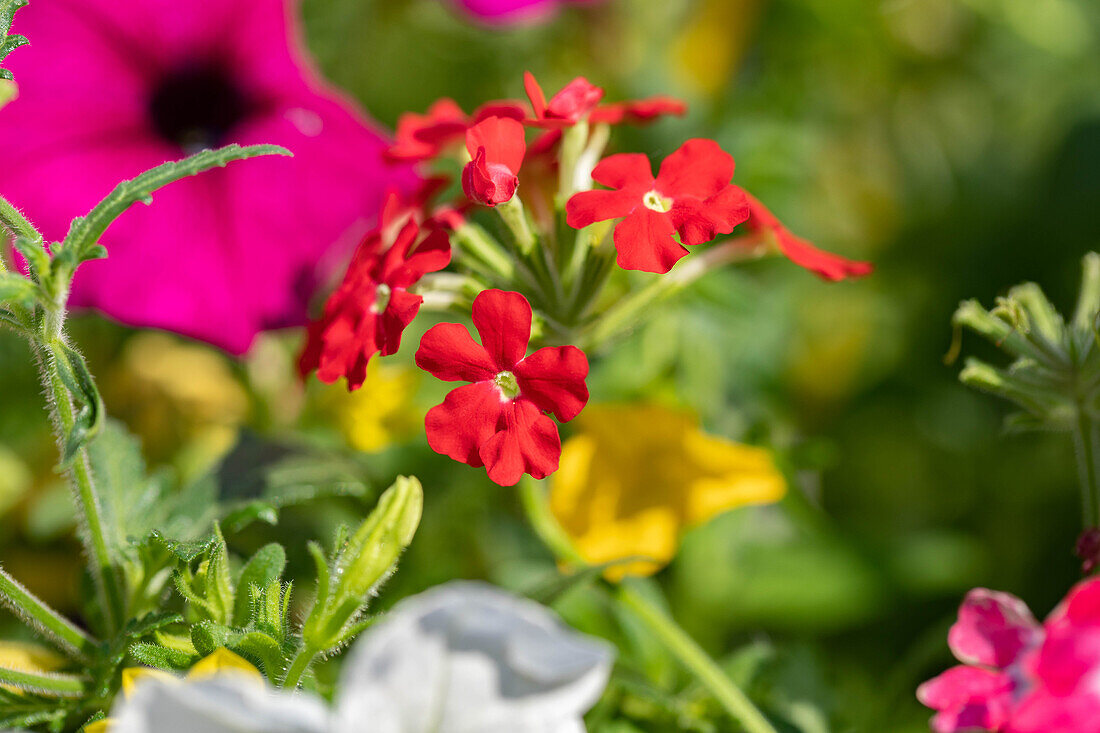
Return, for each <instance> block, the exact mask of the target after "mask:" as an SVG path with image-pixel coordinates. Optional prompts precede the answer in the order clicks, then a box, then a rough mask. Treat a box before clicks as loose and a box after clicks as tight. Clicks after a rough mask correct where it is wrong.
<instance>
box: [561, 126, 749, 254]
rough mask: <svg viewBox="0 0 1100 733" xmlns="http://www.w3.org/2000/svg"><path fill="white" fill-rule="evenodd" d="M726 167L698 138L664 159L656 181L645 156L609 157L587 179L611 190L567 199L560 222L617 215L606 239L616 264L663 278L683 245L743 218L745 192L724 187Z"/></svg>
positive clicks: (710, 144) (726, 159)
mask: <svg viewBox="0 0 1100 733" xmlns="http://www.w3.org/2000/svg"><path fill="white" fill-rule="evenodd" d="M733 169H734V164H733V156H731V155H730V154H729V153H727V152H725V151H724V150H722V148H720V147H718V143H716V142H714V141H713V140H704V139H699V138H696V139H692V140H688V141H687V142H685V143H684V144H683V145H681V146H680V149H679V150H677V151H676V152H674V153H672V154H671V155H669V156H668V157H667V158H665V159H664V161H663V162H662V163H661V170H660V172H659V173H658V174H657V177H656V178H654V177H653V172H652V169H651V168H650V165H649V158H647V157H646V156H645V155H642V154H640V153H620V154H618V155H612V156H609V157H607V158H604V159H603V160H601V161H600V163H599V165H597V166H596V168H595V169H594V170H593V171H592V178H593V179H594V180H595V181H597V182H598V183H602V184H603V185H605V186H609V187H611V188H612V189H615V190H612V191H581V192H580V193H577V194H574V195H573V197H572V198H570V199H569V201H568V203H567V204H566V209H565V210H566V216H567V219H566V220H567V221H568V223H569V226H571V227H573V228H575V229H581V228H583V227H586V226H588V225H589V224H592V223H594V222H597V221H605V220H607V219H618V218H620V217H623V220H622V221H621V222H619V223H618V224H617V225H616V226H615V235H614V236H615V250H616V252H617V253H618V262H619V266H620V267H623V268H625V269H627V270H644V271H646V272H668V271H669V270H670V269H672V266H673V265H674V264H676V261H677V260H679V259H680V258H681V257H683V256H684V255H686V254H687V253H688V251H687V249H686V248H685V247H684V245H688V246H691V245H696V244H703V243H704V242H709V241H710V240H712V239H714V237H715V236H716V235H717V234H729V233H730V232H732V231H733V229H734V227H736V226H737V225H738V224H740V223H741V222H743V221H745V220H746V219H747V218H748V216H749V205H748V201H747V199H746V198H745V193H744V192H743V191H742V190H741V189H740V188H738V187H737V186H733V185H731V184H730V179H731V178H732V177H733ZM674 234H679V235H680V241H679V242H677V241H676V240H675V239H673V236H672V235H674Z"/></svg>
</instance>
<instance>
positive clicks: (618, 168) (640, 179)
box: [592, 153, 654, 191]
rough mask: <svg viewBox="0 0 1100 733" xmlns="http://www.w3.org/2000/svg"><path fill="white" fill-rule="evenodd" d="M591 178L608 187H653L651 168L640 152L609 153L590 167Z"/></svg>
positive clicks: (646, 158) (647, 188)
mask: <svg viewBox="0 0 1100 733" xmlns="http://www.w3.org/2000/svg"><path fill="white" fill-rule="evenodd" d="M592 180H594V181H596V183H602V184H603V185H605V186H608V187H610V188H627V187H638V188H642V189H644V190H646V191H648V190H650V189H651V188H653V184H654V179H653V169H652V168H651V167H650V165H649V158H648V157H646V156H645V155H643V154H642V153H619V154H617V155H609V156H607V157H606V158H604V159H603V160H601V161H600V162H599V163H598V164H596V167H595V168H593V169H592Z"/></svg>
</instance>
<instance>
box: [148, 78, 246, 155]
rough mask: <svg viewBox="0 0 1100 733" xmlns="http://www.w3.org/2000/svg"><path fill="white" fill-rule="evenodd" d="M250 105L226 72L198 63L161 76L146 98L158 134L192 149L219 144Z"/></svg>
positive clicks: (184, 147)
mask: <svg viewBox="0 0 1100 733" xmlns="http://www.w3.org/2000/svg"><path fill="white" fill-rule="evenodd" d="M250 107H251V105H250V104H249V102H248V100H247V99H246V98H245V95H244V93H243V92H242V90H241V89H240V87H238V86H237V84H236V83H235V82H234V81H233V79H232V78H230V76H229V74H228V73H226V72H225V71H224V70H223V69H221V68H219V67H217V66H215V65H213V64H199V65H190V66H184V67H180V68H178V69H176V70H175V71H172V72H170V73H168V74H167V75H166V76H164V77H163V78H162V79H161V80H160V82H159V83H158V84H157V85H156V86H155V87H154V88H153V93H152V96H151V97H150V98H149V117H150V121H151V122H152V123H153V129H155V130H156V132H157V134H158V135H160V136H161V137H162V138H164V139H165V140H167V141H168V142H171V143H174V144H176V145H179V146H180V147H181V148H183V149H184V150H188V151H191V150H201V149H202V148H210V147H216V146H218V145H221V144H222V143H223V142H224V141H225V137H226V135H227V134H228V133H229V132H230V131H231V130H232V129H233V128H234V127H235V126H236V125H237V124H238V123H240V122H241V121H242V120H243V119H244V118H245V117H247V116H248V114H249V113H250V112H251V109H250Z"/></svg>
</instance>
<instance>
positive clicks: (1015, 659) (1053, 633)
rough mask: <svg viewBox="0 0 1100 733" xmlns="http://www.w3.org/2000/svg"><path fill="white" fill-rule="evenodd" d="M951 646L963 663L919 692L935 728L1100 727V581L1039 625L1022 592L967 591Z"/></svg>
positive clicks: (940, 732)
mask: <svg viewBox="0 0 1100 733" xmlns="http://www.w3.org/2000/svg"><path fill="white" fill-rule="evenodd" d="M948 644H949V645H950V647H951V651H952V652H953V653H954V654H955V656H956V657H957V658H958V659H959V661H961V662H962V663H963V664H961V665H959V666H957V667H952V668H951V669H949V670H947V671H946V672H944V673H943V674H941V675H940V676H938V677H936V678H935V679H932V680H929V681H928V682H925V683H924V684H923V685H921V686H920V688H919V689H918V690H917V697H918V698H919V699H920V701H921V702H922V703H924V704H925V705H927V706H928V707H930V708H933V709H934V710H936V711H937V713H936V715H935V717H933V718H932V729H933V730H934V731H936V733H956V732H957V731H960V732H961V731H997V732H999V733H1100V686H1098V685H1097V684H1096V680H1097V679H1100V579H1095V578H1094V579H1091V580H1086V581H1084V582H1082V583H1079V584H1078V585H1077V586H1076V587H1075V588H1074V589H1073V590H1071V591H1070V593H1069V595H1067V596H1066V599H1065V600H1064V601H1063V602H1062V603H1061V604H1060V605H1059V606H1058V608H1056V609H1055V610H1054V611H1053V612H1052V613H1051V614H1050V616H1048V617H1047V620H1046V621H1045V622H1044V623H1043V625H1042V626H1040V625H1039V623H1038V622H1036V621H1035V619H1034V617H1033V616H1032V615H1031V612H1030V611H1029V610H1028V609H1027V606H1025V605H1024V603H1023V601H1021V600H1020V599H1019V598H1016V597H1015V596H1013V595H1010V594H1008V593H997V592H994V591H990V590H986V589H984V588H977V589H975V590H972V591H971V592H970V593H968V594H967V596H966V600H965V601H963V605H962V607H961V608H960V609H959V620H958V622H957V623H956V624H955V625H954V626H952V627H951V631H950V633H949V634H948Z"/></svg>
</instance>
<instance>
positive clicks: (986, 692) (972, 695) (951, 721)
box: [917, 666, 1013, 733]
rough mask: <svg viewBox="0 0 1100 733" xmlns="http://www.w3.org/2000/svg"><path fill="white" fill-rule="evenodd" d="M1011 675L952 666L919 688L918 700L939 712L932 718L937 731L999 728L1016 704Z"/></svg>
mask: <svg viewBox="0 0 1100 733" xmlns="http://www.w3.org/2000/svg"><path fill="white" fill-rule="evenodd" d="M1012 688H1013V684H1012V680H1011V679H1010V678H1009V677H1008V675H1006V674H1003V673H1000V672H992V671H990V670H986V669H980V668H978V667H963V666H959V667H952V668H951V669H949V670H947V671H946V672H944V673H943V674H941V675H940V676H938V677H936V678H934V679H931V680H929V681H928V682H925V683H924V684H923V685H921V686H920V687H919V688H917V699H918V700H920V702H921V703H922V704H923V705H925V706H927V707H930V708H932V709H933V710H937V711H939V713H938V714H937V715H936V716H935V717H933V718H932V729H933V730H934V731H936V733H956V731H974V730H990V731H998V730H1001V729H1002V726H1003V725H1004V724H1005V723H1007V722H1008V714H1009V710H1010V708H1011V706H1012Z"/></svg>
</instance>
